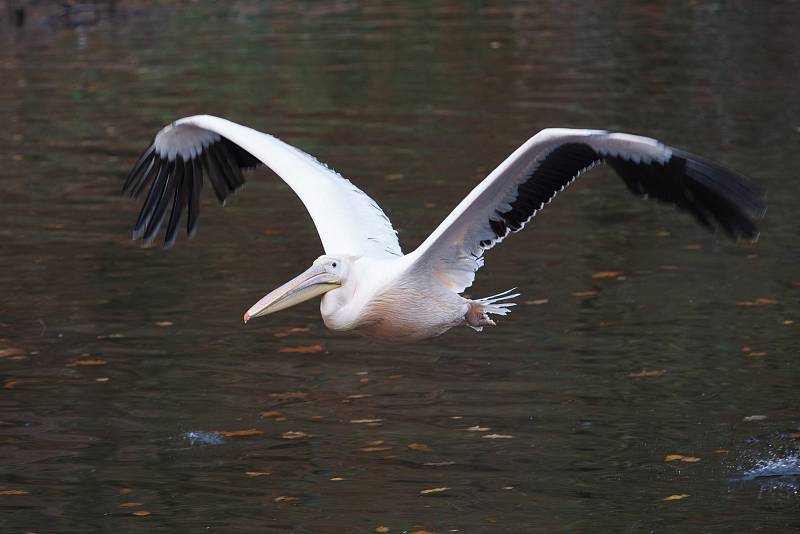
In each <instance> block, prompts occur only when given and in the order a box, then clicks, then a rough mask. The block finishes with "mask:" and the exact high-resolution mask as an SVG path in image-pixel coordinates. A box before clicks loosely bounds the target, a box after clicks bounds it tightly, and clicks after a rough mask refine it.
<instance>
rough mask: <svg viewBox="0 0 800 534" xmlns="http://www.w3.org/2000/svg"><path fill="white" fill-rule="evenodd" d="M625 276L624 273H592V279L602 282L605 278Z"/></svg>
mask: <svg viewBox="0 0 800 534" xmlns="http://www.w3.org/2000/svg"><path fill="white" fill-rule="evenodd" d="M623 274H624V273H623V272H622V271H597V272H596V273H592V278H593V279H594V280H602V279H603V278H616V277H618V276H622V275H623Z"/></svg>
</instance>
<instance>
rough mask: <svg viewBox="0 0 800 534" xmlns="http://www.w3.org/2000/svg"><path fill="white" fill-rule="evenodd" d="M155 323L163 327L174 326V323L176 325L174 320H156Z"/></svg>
mask: <svg viewBox="0 0 800 534" xmlns="http://www.w3.org/2000/svg"><path fill="white" fill-rule="evenodd" d="M153 324H154V325H156V326H160V327H162V328H163V327H167V326H172V325H174V324H175V323H173V322H172V321H156V322H155V323H153Z"/></svg>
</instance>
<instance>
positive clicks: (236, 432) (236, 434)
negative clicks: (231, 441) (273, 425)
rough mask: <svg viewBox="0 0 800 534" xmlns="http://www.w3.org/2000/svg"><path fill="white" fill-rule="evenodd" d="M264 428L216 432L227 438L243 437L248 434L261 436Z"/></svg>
mask: <svg viewBox="0 0 800 534" xmlns="http://www.w3.org/2000/svg"><path fill="white" fill-rule="evenodd" d="M263 433H264V431H263V430H257V429H255V428H246V429H244V430H217V431H216V434H219V435H220V436H225V437H226V438H242V437H247V436H259V435H261V434H263Z"/></svg>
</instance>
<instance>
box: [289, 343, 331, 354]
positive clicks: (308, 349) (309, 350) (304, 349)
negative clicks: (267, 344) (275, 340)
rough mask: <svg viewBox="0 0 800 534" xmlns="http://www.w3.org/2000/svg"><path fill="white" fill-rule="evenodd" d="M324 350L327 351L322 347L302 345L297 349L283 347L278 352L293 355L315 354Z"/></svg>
mask: <svg viewBox="0 0 800 534" xmlns="http://www.w3.org/2000/svg"><path fill="white" fill-rule="evenodd" d="M324 350H325V349H323V348H322V345H300V346H297V347H282V348H280V349H279V350H278V352H288V353H292V354H314V353H317V352H322V351H324Z"/></svg>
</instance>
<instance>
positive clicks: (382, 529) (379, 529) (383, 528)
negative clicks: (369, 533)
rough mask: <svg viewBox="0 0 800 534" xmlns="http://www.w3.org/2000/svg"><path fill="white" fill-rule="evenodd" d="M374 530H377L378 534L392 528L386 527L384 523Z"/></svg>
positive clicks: (382, 533) (383, 533)
mask: <svg viewBox="0 0 800 534" xmlns="http://www.w3.org/2000/svg"><path fill="white" fill-rule="evenodd" d="M372 530H373V532H377V533H378V534H385V533H386V532H389V531H390V530H391V529H390V528H389V527H384V526H383V525H381V526H378V527H375V528H374V529H372Z"/></svg>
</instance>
